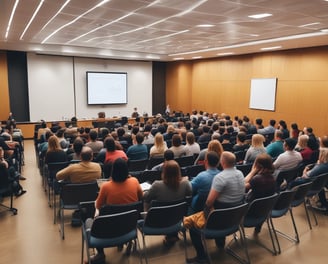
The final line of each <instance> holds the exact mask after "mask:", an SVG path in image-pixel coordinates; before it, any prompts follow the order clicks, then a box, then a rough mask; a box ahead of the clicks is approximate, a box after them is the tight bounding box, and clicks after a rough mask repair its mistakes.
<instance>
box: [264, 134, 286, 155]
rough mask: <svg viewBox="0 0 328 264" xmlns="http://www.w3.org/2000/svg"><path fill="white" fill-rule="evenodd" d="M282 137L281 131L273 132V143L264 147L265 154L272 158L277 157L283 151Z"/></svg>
mask: <svg viewBox="0 0 328 264" xmlns="http://www.w3.org/2000/svg"><path fill="white" fill-rule="evenodd" d="M282 137H283V132H282V131H281V130H276V132H274V141H273V142H271V143H270V144H269V145H267V146H266V152H267V153H268V154H269V155H270V156H271V157H272V158H276V157H278V156H279V155H280V154H281V153H283V152H284V151H285V150H284V142H283V138H282Z"/></svg>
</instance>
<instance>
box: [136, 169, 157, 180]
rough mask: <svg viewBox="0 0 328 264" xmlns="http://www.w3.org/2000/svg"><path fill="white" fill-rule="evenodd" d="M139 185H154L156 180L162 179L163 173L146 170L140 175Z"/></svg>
mask: <svg viewBox="0 0 328 264" xmlns="http://www.w3.org/2000/svg"><path fill="white" fill-rule="evenodd" d="M137 178H138V181H139V183H143V182H149V183H153V182H154V181H156V180H160V179H161V171H155V170H144V171H143V172H142V173H141V174H140V175H138V177H137Z"/></svg>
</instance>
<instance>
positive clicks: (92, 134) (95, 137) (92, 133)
mask: <svg viewBox="0 0 328 264" xmlns="http://www.w3.org/2000/svg"><path fill="white" fill-rule="evenodd" d="M89 136H90V139H91V140H96V139H97V137H98V132H97V131H96V130H91V131H90V133H89Z"/></svg>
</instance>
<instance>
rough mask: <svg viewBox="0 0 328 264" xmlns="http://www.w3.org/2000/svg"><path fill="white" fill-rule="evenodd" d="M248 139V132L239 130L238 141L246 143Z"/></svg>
mask: <svg viewBox="0 0 328 264" xmlns="http://www.w3.org/2000/svg"><path fill="white" fill-rule="evenodd" d="M245 140H246V133H245V132H239V133H238V134H237V141H238V142H240V143H244V142H245Z"/></svg>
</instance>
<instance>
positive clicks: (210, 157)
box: [206, 151, 219, 167]
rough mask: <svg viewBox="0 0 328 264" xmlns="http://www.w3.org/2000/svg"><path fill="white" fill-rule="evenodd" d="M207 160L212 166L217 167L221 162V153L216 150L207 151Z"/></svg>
mask: <svg viewBox="0 0 328 264" xmlns="http://www.w3.org/2000/svg"><path fill="white" fill-rule="evenodd" d="M206 160H207V162H208V165H210V167H217V166H218V163H219V155H218V154H217V153H216V152H215V151H208V152H207V153H206Z"/></svg>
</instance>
